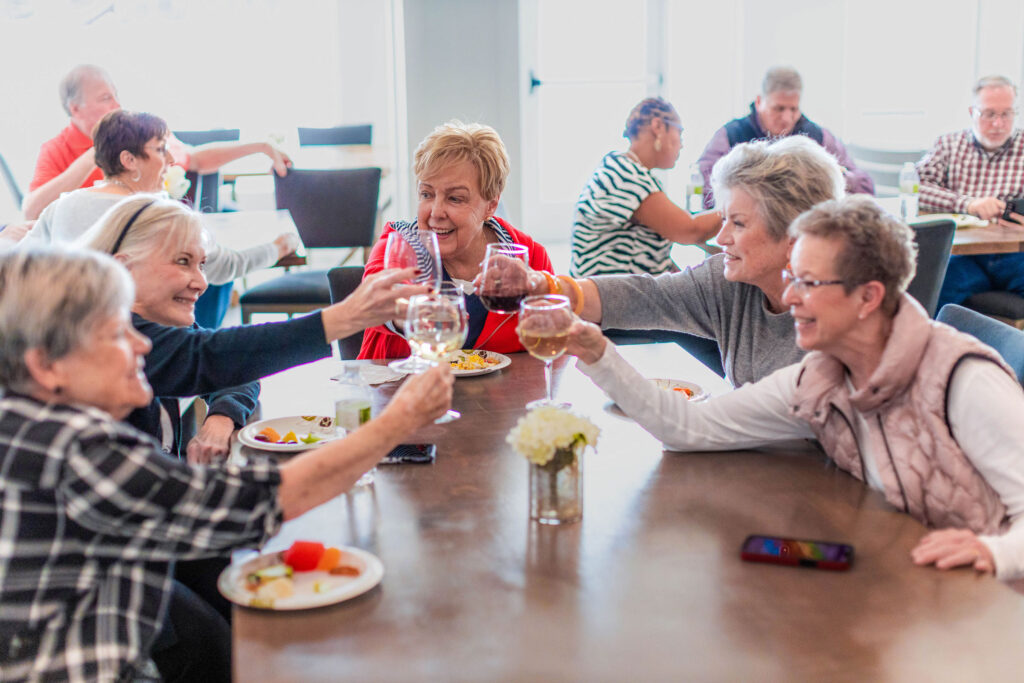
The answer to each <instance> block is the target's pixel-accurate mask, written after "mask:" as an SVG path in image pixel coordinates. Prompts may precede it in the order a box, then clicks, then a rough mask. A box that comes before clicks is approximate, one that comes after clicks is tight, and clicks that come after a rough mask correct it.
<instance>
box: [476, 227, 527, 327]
mask: <svg viewBox="0 0 1024 683" xmlns="http://www.w3.org/2000/svg"><path fill="white" fill-rule="evenodd" d="M528 255H529V249H527V248H526V247H525V246H523V245H522V244H488V245H487V251H486V253H485V255H484V268H483V272H482V273H481V277H480V301H482V302H483V304H484V306H486V307H487V309H488V310H490V311H494V312H495V313H515V312H516V311H518V310H519V302H521V301H522V300H523V297H525V296H526V295H527V294H529V293H530V287H529V280H528V278H527V275H528V274H529V270H528V269H527V267H526V264H527V256H528Z"/></svg>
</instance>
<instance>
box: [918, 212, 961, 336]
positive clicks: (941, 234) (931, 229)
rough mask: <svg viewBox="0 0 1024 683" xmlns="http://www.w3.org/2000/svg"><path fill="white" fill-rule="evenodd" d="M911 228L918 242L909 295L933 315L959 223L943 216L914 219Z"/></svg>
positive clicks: (930, 315)
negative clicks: (915, 270)
mask: <svg viewBox="0 0 1024 683" xmlns="http://www.w3.org/2000/svg"><path fill="white" fill-rule="evenodd" d="M910 227H911V228H912V229H913V230H914V241H915V242H917V272H915V273H914V279H913V280H911V281H910V285H908V286H907V294H909V295H911V296H912V297H914V298H915V299H917V300H918V301H919V302H920V303H921V305H922V306H924V310H926V311H928V316H929V317H932V318H934V317H935V309H936V308H938V305H939V291H940V290H941V289H942V281H943V279H945V277H946V266H947V265H949V252H950V250H951V249H952V248H953V235H954V234H955V233H956V223H955V222H953V221H952V220H948V219H944V220H935V221H921V222H915V223H913V224H912V225H911V226H910Z"/></svg>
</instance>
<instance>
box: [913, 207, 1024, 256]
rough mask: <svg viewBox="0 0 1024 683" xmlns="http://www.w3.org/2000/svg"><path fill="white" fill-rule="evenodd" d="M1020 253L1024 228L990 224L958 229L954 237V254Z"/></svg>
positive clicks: (1023, 240)
mask: <svg viewBox="0 0 1024 683" xmlns="http://www.w3.org/2000/svg"><path fill="white" fill-rule="evenodd" d="M923 218H927V216H924V217H923ZM1018 251H1024V227H1021V228H1004V227H1003V226H1001V225H999V224H996V223H990V224H988V225H982V226H978V227H974V228H958V229H957V231H956V234H954V235H953V249H952V253H953V254H959V255H962V256H967V255H971V254H1014V253H1016V252H1018Z"/></svg>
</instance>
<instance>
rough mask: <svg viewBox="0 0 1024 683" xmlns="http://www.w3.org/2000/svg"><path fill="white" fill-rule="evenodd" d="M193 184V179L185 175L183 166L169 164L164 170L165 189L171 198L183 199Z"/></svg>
mask: <svg viewBox="0 0 1024 683" xmlns="http://www.w3.org/2000/svg"><path fill="white" fill-rule="evenodd" d="M191 186H192V181H191V180H189V179H188V178H186V177H185V169H183V168H182V167H181V166H176V165H175V166H168V167H167V170H166V171H164V190H166V192H167V194H168V196H170V198H171V199H181V198H182V197H184V196H185V193H186V192H188V188H189V187H191Z"/></svg>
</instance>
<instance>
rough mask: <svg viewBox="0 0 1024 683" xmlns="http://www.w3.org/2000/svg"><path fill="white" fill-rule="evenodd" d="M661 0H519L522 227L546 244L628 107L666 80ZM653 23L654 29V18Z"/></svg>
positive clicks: (554, 239)
mask: <svg viewBox="0 0 1024 683" xmlns="http://www.w3.org/2000/svg"><path fill="white" fill-rule="evenodd" d="M661 12H662V10H661V0H521V1H520V3H519V35H520V79H521V83H522V84H523V85H522V90H521V93H522V95H521V107H520V113H521V120H522V142H521V144H522V191H523V201H522V212H523V216H522V220H521V221H520V225H518V226H517V227H521V228H522V229H524V230H526V231H527V232H529V233H530V234H531V235H532V236H533V237H536V238H538V239H540V240H541V241H542V242H548V243H552V244H554V243H560V242H561V243H564V242H567V241H568V240H569V236H570V233H571V232H572V216H573V206H574V205H575V203H576V198H577V197H578V196H579V193H580V190H581V189H583V185H584V184H585V183H586V182H587V179H588V178H589V177H590V175H591V173H592V172H593V171H594V169H595V168H596V167H597V164H598V163H599V162H600V160H601V157H602V156H604V155H605V154H606V153H607V152H609V151H611V150H613V149H624V148H625V140H624V139H623V137H622V131H623V127H624V124H625V121H626V116H627V115H628V114H629V111H630V109H631V108H632V107H633V105H635V104H636V103H637V102H639V101H640V100H641V99H643V98H644V97H646V96H648V95H653V94H656V93H657V91H658V88H659V85H660V81H661V78H660V71H661V62H662V50H661V45H662V42H661V35H662V31H661V21H660V16H661ZM652 26H653V27H654V28H655V30H653V31H652V30H651V27H652Z"/></svg>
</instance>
